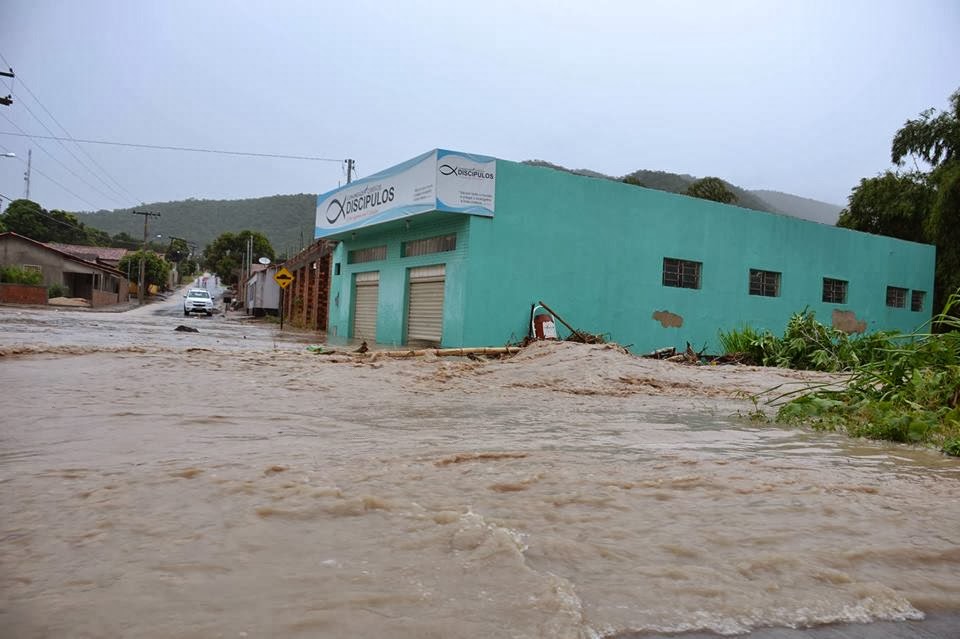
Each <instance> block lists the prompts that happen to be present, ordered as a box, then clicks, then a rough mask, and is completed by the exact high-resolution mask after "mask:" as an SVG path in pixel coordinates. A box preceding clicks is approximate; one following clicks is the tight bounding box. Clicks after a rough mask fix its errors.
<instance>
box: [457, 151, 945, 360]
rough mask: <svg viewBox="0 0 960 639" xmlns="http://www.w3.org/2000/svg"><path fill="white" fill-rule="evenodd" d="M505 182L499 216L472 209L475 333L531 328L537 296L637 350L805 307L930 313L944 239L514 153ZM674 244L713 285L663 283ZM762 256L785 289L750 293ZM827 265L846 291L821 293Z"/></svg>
mask: <svg viewBox="0 0 960 639" xmlns="http://www.w3.org/2000/svg"><path fill="white" fill-rule="evenodd" d="M496 188H497V195H496V198H497V199H496V215H495V217H494V218H492V219H491V218H480V217H472V218H469V228H470V231H469V235H470V253H469V259H468V261H467V272H466V282H465V283H464V285H463V286H464V287H465V290H466V293H467V294H466V297H465V299H466V306H465V309H464V315H463V317H464V320H463V327H462V328H463V331H462V338H463V342H462V343H463V345H466V346H484V345H502V344H504V343H505V342H507V341H508V340H509V341H513V340H517V339H520V338H523V337H524V336H525V335H526V333H527V326H528V321H529V312H530V304H531V303H533V302H535V301H537V300H538V299H542V300H544V301H545V302H546V303H547V304H548V305H550V306H551V307H552V308H553V309H554V310H555V311H557V312H558V313H560V314H561V315H562V316H563V317H564V318H565V319H567V321H569V322H570V323H571V324H573V325H574V326H576V327H578V328H581V329H583V330H586V331H590V332H594V333H608V334H609V335H610V338H611V339H612V340H614V341H616V342H619V343H621V344H624V345H632V347H631V350H633V351H634V352H647V351H650V350H653V349H655V348H660V347H664V346H677V347H683V346H684V345H685V343H686V342H688V341H689V342H690V343H691V344H692V345H693V346H694V348H696V349H698V350H699V349H700V348H702V347H703V346H706V347H707V349H708V351H710V352H716V351H717V333H718V330H719V329H730V328H735V327H737V326H742V325H744V324H750V325H752V326H754V327H756V328H767V329H770V330H773V331H776V332H779V331H782V330H783V328H784V326H785V325H786V322H787V320H788V319H789V316H790V314H791V313H793V312H796V311H800V310H802V309H803V308H804V307H809V308H810V309H812V310H814V311H815V312H816V314H817V318H818V319H819V320H820V321H821V322H824V323H826V324H830V323H831V319H832V312H833V310H834V309H839V310H842V311H852V312H853V313H854V314H855V315H856V318H857V319H859V320H863V321H865V322H866V325H867V330H868V331H874V330H880V329H896V330H900V331H910V330H913V329H914V328H916V327H918V326H919V325H921V324H922V323H923V322H925V321H927V320H928V319H929V318H930V309H931V299H932V290H933V267H934V248H933V247H932V246H928V245H921V244H915V243H911V242H904V241H901V240H895V239H892V238H886V237H879V236H872V235H868V234H865V233H858V232H855V231H848V230H845V229H838V228H835V227H831V226H826V225H821V224H816V223H812V222H807V221H804V220H799V219H795V218H791V217H787V216H781V215H774V214H766V213H759V212H756V211H750V210H747V209H742V208H739V207H735V206H726V205H722V204H717V203H714V202H708V201H704V200H698V199H694V198H689V197H685V196H680V195H674V194H670V193H664V192H661V191H654V190H650V189H643V188H639V187H635V186H630V185H626V184H621V183H616V182H610V181H607V180H600V179H593V178H586V177H582V176H575V175H570V174H567V173H564V172H560V171H555V170H551V169H546V168H539V167H531V166H527V165H522V164H517V163H513V162H505V161H502V160H501V161H498V162H497V187H496ZM664 257H673V258H679V259H685V260H694V261H699V262H702V263H703V269H702V283H701V288H700V289H699V290H691V289H682V288H671V287H664V286H663V285H662V268H663V258H664ZM751 268H757V269H763V270H771V271H779V272H781V273H782V280H781V296H780V297H776V298H770V297H759V296H752V295H749V294H748V291H749V269H751ZM823 277H832V278H836V279H843V280H847V281H848V282H849V286H848V298H847V303H846V304H825V303H823V302H822V301H821V293H822V286H823ZM888 285H891V286H899V287H902V288H907V289H910V290H914V289H916V290H922V291H925V292H926V299H925V302H924V307H923V310H922V312H913V311H911V310H910V308H909V294H908V300H907V308H905V309H894V308H888V307H887V306H886V287H887V286H888ZM655 311H669V312H671V313H674V314H676V315H679V316H681V317H682V318H683V324H682V326H680V327H678V328H665V327H663V326H662V325H661V323H660V322H658V321H656V320H654V319H652V315H653V313H654V312H655ZM562 332H563V333H565V331H562ZM445 341H448V340H446V339H445ZM449 343H450V344H451V345H460V344H459V343H456V342H455V340H454V339H453V338H451V339H450V340H449Z"/></svg>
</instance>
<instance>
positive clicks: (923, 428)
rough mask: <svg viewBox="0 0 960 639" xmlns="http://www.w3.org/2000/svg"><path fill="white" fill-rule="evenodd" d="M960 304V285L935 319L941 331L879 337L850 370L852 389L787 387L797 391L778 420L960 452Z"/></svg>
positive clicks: (934, 325)
mask: <svg viewBox="0 0 960 639" xmlns="http://www.w3.org/2000/svg"><path fill="white" fill-rule="evenodd" d="M957 311H960V291H957V292H956V293H954V294H953V295H951V296H950V298H949V299H948V300H947V304H946V306H945V307H944V310H943V312H942V313H941V314H939V315H937V316H936V317H935V318H934V319H933V327H935V328H936V329H937V332H935V333H933V332H917V333H914V334H912V335H906V336H900V337H897V338H894V337H891V336H885V337H884V340H885V341H886V343H885V344H884V343H881V342H880V341H878V342H877V343H876V344H871V345H869V347H868V348H866V349H865V350H863V351H862V353H861V354H860V356H863V357H865V361H864V362H863V363H861V364H860V365H858V366H853V367H851V368H850V369H849V370H851V378H850V381H849V382H848V384H847V386H846V388H844V389H842V390H826V389H823V388H820V389H819V390H812V389H806V390H803V391H799V392H797V393H791V394H788V395H786V396H789V395H794V397H793V398H792V399H791V400H790V401H789V402H788V403H787V404H784V405H783V406H782V407H781V408H780V409H779V412H778V415H777V416H778V419H779V420H780V421H782V422H786V423H794V424H796V423H802V424H808V425H811V426H813V427H814V428H817V429H821V430H833V431H840V432H845V433H847V434H849V435H851V436H853V437H869V438H871V439H884V440H889V441H895V442H903V443H908V444H925V445H932V446H936V447H937V448H939V449H940V450H941V451H943V452H944V453H946V454H948V455H956V456H960V317H957V315H955V313H956V312H957ZM820 370H824V369H822V368H821V369H820ZM828 370H829V369H828ZM783 397H785V395H780V396H779V397H778V398H776V399H782V398H783ZM771 401H773V400H771Z"/></svg>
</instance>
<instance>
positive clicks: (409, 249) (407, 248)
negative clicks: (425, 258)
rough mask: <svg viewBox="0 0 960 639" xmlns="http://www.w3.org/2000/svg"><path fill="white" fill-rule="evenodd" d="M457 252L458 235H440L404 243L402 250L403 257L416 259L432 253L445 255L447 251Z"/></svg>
mask: <svg viewBox="0 0 960 639" xmlns="http://www.w3.org/2000/svg"><path fill="white" fill-rule="evenodd" d="M455 250H457V234H456V233H451V234H450V235H438V236H436V237H427V238H424V239H422V240H411V241H409V242H404V243H403V247H402V248H401V250H400V255H402V256H403V257H414V256H416V255H429V254H431V253H445V252H447V251H455Z"/></svg>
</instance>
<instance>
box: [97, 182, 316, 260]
mask: <svg viewBox="0 0 960 639" xmlns="http://www.w3.org/2000/svg"><path fill="white" fill-rule="evenodd" d="M137 210H148V211H154V212H157V213H160V217H159V218H156V219H153V220H151V221H150V232H151V234H156V233H159V234H162V235H163V236H164V237H169V236H171V235H172V236H177V237H182V238H186V239H187V240H189V241H190V242H193V243H195V244H196V245H198V246H200V247H203V246H206V245H209V244H211V243H212V242H213V241H214V240H215V239H216V238H217V237H218V236H220V235H221V234H222V233H224V232H232V233H239V232H240V231H243V230H244V229H250V230H253V231H257V232H259V233H261V234H262V235H263V236H264V237H266V238H267V239H268V240H269V242H270V244H271V245H272V246H276V247H277V249H278V251H281V252H285V253H289V254H291V255H292V254H294V253H296V252H297V251H299V250H300V247H301V242H302V245H303V246H306V245H309V244H310V243H311V242H313V232H314V227H315V225H316V211H317V196H316V195H313V194H308V193H301V194H298V195H274V196H271V197H261V198H251V199H245V200H195V199H189V200H182V201H178V202H156V203H153V204H144V205H143V206H142V207H137ZM78 217H79V218H80V219H82V220H83V221H84V222H86V223H87V224H88V225H92V226H96V227H97V228H99V229H103V230H104V231H106V232H107V233H111V234H115V235H114V237H118V236H120V235H125V236H126V237H128V238H129V239H130V240H131V241H132V242H133V243H132V244H123V245H122V246H124V247H126V248H133V249H136V248H140V242H141V241H142V238H143V219H142V218H141V217H140V216H137V215H130V209H117V210H115V211H97V212H96V213H80V214H78ZM137 238H140V240H138V239H137ZM158 250H160V251H161V252H165V251H166V250H167V247H166V246H164V247H163V248H160V249H158Z"/></svg>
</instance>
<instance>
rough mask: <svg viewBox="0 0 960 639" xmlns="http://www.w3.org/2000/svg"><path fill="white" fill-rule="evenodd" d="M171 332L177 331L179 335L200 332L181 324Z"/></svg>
mask: <svg viewBox="0 0 960 639" xmlns="http://www.w3.org/2000/svg"><path fill="white" fill-rule="evenodd" d="M173 330H175V331H179V332H181V333H199V332H200V331H199V330H198V329H196V328H193V327H192V326H184V325H183V324H181V325H180V326H178V327H176V328H175V329H173Z"/></svg>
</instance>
